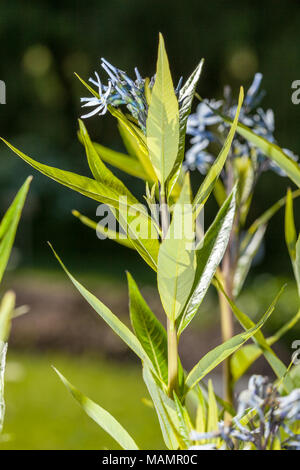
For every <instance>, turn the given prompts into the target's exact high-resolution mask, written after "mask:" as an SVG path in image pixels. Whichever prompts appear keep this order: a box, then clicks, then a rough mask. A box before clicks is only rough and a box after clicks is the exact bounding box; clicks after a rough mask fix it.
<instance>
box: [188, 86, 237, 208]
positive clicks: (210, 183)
mask: <svg viewBox="0 0 300 470" xmlns="http://www.w3.org/2000/svg"><path fill="white" fill-rule="evenodd" d="M243 99H244V90H243V88H242V87H241V89H240V94H239V101H238V106H237V110H236V114H235V118H234V121H233V123H232V126H231V129H230V131H229V133H228V135H227V138H226V141H225V143H224V145H223V148H222V150H221V152H220V153H219V155H218V157H217V159H216V160H215V161H214V163H213V165H212V166H211V167H210V170H209V172H208V174H207V175H206V177H205V179H204V181H203V183H202V184H201V186H200V188H199V190H198V192H197V194H196V196H195V199H194V202H193V205H194V209H195V210H197V211H198V210H199V209H198V208H197V206H200V208H201V207H202V206H203V205H204V204H205V202H206V201H207V199H208V197H209V195H210V193H211V192H212V190H213V189H214V186H215V184H216V181H217V180H218V178H219V176H220V173H221V171H222V169H223V166H224V164H225V161H226V158H227V156H228V154H229V150H230V147H231V144H232V141H233V138H234V134H235V131H236V129H237V125H238V119H239V114H240V110H241V107H242V104H243Z"/></svg>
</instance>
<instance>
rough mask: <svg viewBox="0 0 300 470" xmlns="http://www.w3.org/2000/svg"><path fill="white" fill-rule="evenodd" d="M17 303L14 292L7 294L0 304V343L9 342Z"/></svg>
mask: <svg viewBox="0 0 300 470" xmlns="http://www.w3.org/2000/svg"><path fill="white" fill-rule="evenodd" d="M15 303H16V295H15V293H14V292H12V291H8V292H6V293H5V294H4V296H3V298H2V300H1V304H0V343H6V342H7V341H8V337H9V333H10V327H11V320H12V318H13V316H14V310H15Z"/></svg>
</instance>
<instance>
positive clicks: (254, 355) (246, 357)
mask: <svg viewBox="0 0 300 470" xmlns="http://www.w3.org/2000/svg"><path fill="white" fill-rule="evenodd" d="M299 320H300V310H299V311H298V312H297V313H296V315H294V316H293V317H292V318H291V320H290V321H289V322H288V323H285V324H284V325H283V327H282V328H280V329H279V330H278V331H277V332H276V333H275V334H274V335H273V336H270V337H269V338H267V340H266V341H267V343H268V345H269V346H272V344H274V343H276V341H278V340H279V339H280V338H281V337H282V336H283V335H284V334H285V333H286V332H287V331H289V330H290V329H291V328H293V327H294V326H295V324H296V323H297V322H298V321H299ZM262 354H263V350H262V348H261V347H259V346H258V345H256V344H246V346H243V347H242V348H240V349H239V350H238V351H236V352H235V353H234V354H233V356H232V358H231V361H230V363H231V371H232V379H233V381H234V382H236V381H237V380H239V379H240V378H241V377H242V375H244V374H245V372H246V371H247V370H248V369H249V367H250V366H251V365H252V364H253V363H254V362H255V361H256V360H257V359H258V358H259V357H260V356H261V355H262Z"/></svg>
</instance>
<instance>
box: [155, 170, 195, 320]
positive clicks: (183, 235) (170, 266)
mask: <svg viewBox="0 0 300 470" xmlns="http://www.w3.org/2000/svg"><path fill="white" fill-rule="evenodd" d="M193 242H194V230H193V219H192V211H191V188H190V180H189V175H188V174H187V175H186V178H185V183H184V186H183V188H182V191H181V194H180V197H179V199H178V201H177V203H176V205H175V207H174V210H173V218H172V222H171V224H170V227H169V230H168V232H167V235H166V237H165V239H164V240H163V242H162V244H161V246H160V250H159V254H158V270H157V282H158V290H159V294H160V298H161V301H162V304H163V307H164V309H165V312H166V314H167V316H168V318H169V319H170V320H171V321H172V322H174V321H175V320H176V318H177V317H178V315H180V313H181V310H182V308H183V307H184V305H185V303H186V301H187V299H188V296H189V293H190V290H191V288H192V285H193V282H194V276H195V269H196V264H195V250H194V249H193V246H192V245H193Z"/></svg>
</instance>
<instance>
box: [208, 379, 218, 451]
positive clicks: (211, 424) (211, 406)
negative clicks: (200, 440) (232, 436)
mask: <svg viewBox="0 0 300 470" xmlns="http://www.w3.org/2000/svg"><path fill="white" fill-rule="evenodd" d="M207 405H208V408H207V432H215V431H218V428H219V426H218V423H219V412H218V405H217V400H216V396H215V391H214V387H213V383H212V381H211V379H209V381H208V404H207ZM212 442H215V443H216V444H217V445H218V444H219V442H220V441H219V439H218V438H216V439H213V440H212Z"/></svg>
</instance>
